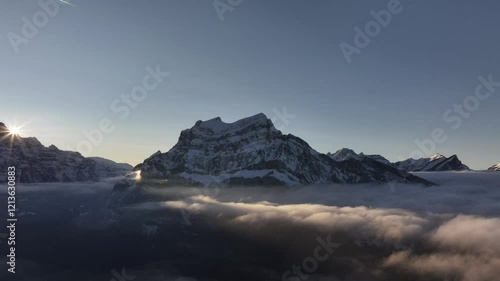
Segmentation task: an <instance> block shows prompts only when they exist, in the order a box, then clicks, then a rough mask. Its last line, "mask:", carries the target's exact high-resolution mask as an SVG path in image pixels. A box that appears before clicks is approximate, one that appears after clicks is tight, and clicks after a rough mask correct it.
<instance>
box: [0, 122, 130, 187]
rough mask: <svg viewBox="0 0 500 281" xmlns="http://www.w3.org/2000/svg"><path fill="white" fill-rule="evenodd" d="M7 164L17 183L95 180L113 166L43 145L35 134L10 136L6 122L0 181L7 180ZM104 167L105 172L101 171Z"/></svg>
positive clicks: (0, 132)
mask: <svg viewBox="0 0 500 281" xmlns="http://www.w3.org/2000/svg"><path fill="white" fill-rule="evenodd" d="M10 166H14V167H15V168H16V178H17V181H18V182H24V183H31V182H71V181H97V180H99V177H100V175H102V176H106V173H107V171H108V170H109V169H108V168H110V167H112V166H113V165H108V164H102V163H101V164H99V163H97V162H96V161H94V160H92V159H89V158H85V157H83V156H82V155H81V154H80V153H78V152H72V151H62V150H60V149H58V148H57V147H56V146H54V145H51V146H49V147H45V146H44V145H43V144H41V143H40V142H39V141H38V140H37V139H36V138H34V137H27V138H23V137H19V136H13V135H10V134H9V131H8V129H7V127H6V126H5V124H4V123H0V171H5V172H3V173H0V182H5V181H7V172H6V171H7V167H10ZM120 167H124V166H120ZM103 168H104V171H102V170H100V169H103ZM111 170H113V169H111Z"/></svg>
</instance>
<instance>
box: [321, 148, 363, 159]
mask: <svg viewBox="0 0 500 281" xmlns="http://www.w3.org/2000/svg"><path fill="white" fill-rule="evenodd" d="M327 155H328V156H330V158H332V159H333V160H335V161H345V160H349V159H356V160H360V159H361V158H362V156H361V155H359V154H357V153H356V152H354V150H352V149H349V148H342V149H339V150H337V151H336V152H335V153H328V154H327Z"/></svg>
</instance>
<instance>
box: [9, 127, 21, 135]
mask: <svg viewBox="0 0 500 281" xmlns="http://www.w3.org/2000/svg"><path fill="white" fill-rule="evenodd" d="M9 133H10V134H11V135H16V136H17V135H19V134H21V128H20V127H17V126H13V127H10V128H9Z"/></svg>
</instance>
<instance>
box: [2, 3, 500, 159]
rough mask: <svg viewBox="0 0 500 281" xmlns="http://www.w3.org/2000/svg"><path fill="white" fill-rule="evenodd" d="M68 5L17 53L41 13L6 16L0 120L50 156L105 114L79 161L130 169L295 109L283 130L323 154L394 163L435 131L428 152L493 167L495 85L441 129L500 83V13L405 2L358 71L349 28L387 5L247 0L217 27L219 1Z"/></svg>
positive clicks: (9, 8)
mask: <svg viewBox="0 0 500 281" xmlns="http://www.w3.org/2000/svg"><path fill="white" fill-rule="evenodd" d="M47 1H48V0H42V2H47ZM221 1H223V2H224V3H226V0H221ZM70 2H71V3H73V4H74V5H75V6H70V5H65V4H62V3H60V2H59V4H58V5H59V8H60V9H59V11H58V12H57V13H56V14H55V15H54V16H53V17H50V16H49V18H48V22H47V23H46V25H43V26H42V27H40V28H38V31H37V32H35V35H34V36H33V37H32V38H28V42H27V43H26V44H24V43H23V44H20V45H18V46H17V48H18V52H17V53H16V52H15V51H14V49H15V48H14V47H13V45H12V43H11V39H9V34H10V33H15V34H17V35H19V36H23V34H22V27H23V24H24V23H23V20H22V19H23V17H25V18H26V19H28V21H31V22H32V21H33V16H34V15H36V14H37V13H38V15H40V13H39V12H40V11H42V12H43V9H42V8H41V6H40V4H39V2H38V1H17V0H6V1H4V2H3V8H2V9H1V11H0V34H3V37H2V38H3V39H2V40H1V41H0V61H1V62H2V63H1V65H0V93H1V96H0V97H1V101H2V105H3V107H2V111H1V112H0V120H1V121H4V122H6V123H7V124H10V125H15V124H26V125H25V126H24V128H23V129H24V131H23V135H24V136H31V135H32V136H36V137H37V138H38V139H39V140H40V141H41V142H42V143H43V144H45V145H50V144H55V145H56V146H58V147H59V148H61V149H76V148H77V147H78V144H79V143H80V142H81V141H82V140H85V136H84V135H83V133H82V130H87V131H89V130H92V129H95V128H98V126H99V122H100V121H101V120H102V119H103V118H109V120H111V121H112V122H113V125H114V126H115V127H114V128H115V129H114V130H113V132H111V133H105V134H103V136H104V139H103V141H102V142H100V143H98V144H97V145H94V146H93V147H92V151H91V152H90V153H86V154H88V155H98V156H102V157H107V158H110V159H113V160H115V161H121V162H129V163H131V164H137V163H139V162H142V160H143V159H144V158H146V157H148V156H149V155H150V154H152V153H153V152H155V151H156V150H158V149H160V150H162V151H166V150H168V149H169V148H170V147H172V146H173V145H174V144H175V143H176V142H177V138H178V136H179V133H180V131H181V130H182V129H185V128H189V127H191V126H193V124H194V123H195V122H196V121H197V120H206V119H211V118H213V117H216V116H220V117H221V118H222V120H224V121H226V122H232V121H235V120H238V119H240V118H243V117H246V116H250V115H254V114H256V113H259V112H263V113H265V114H266V115H267V116H268V117H270V118H271V117H273V116H275V112H276V110H277V111H282V110H283V107H286V109H287V112H288V113H290V114H293V115H295V118H293V119H290V120H289V123H288V124H286V125H285V124H283V122H282V121H281V120H280V119H279V118H277V119H276V123H277V124H276V125H277V126H279V127H280V128H282V131H283V132H284V133H292V134H294V135H297V136H299V137H301V138H303V139H304V140H306V141H307V142H308V143H309V144H310V145H311V146H312V147H313V148H315V149H317V150H318V151H320V152H328V151H336V150H337V149H340V148H342V147H349V148H352V149H354V150H355V151H357V152H365V153H370V154H374V153H377V154H382V155H384V156H386V157H387V158H389V159H390V160H393V161H395V160H399V159H400V158H401V157H403V158H407V157H408V156H409V155H410V153H412V152H414V151H416V150H419V148H418V147H417V145H416V144H415V140H417V139H418V140H423V139H427V138H431V136H432V135H431V134H432V133H431V132H432V131H433V130H434V129H436V128H441V129H443V131H444V132H445V134H446V136H447V139H446V141H445V142H443V143H439V144H436V147H435V149H432V151H434V152H440V153H442V154H445V155H452V154H458V155H459V157H460V158H461V159H462V160H463V161H464V162H465V163H466V164H468V165H470V166H471V167H472V168H477V169H484V168H487V167H489V166H491V165H493V164H495V163H498V162H500V149H499V146H498V143H499V139H500V130H499V129H498V128H499V127H500V118H499V113H498V109H499V108H500V88H499V90H498V91H496V92H493V93H492V94H491V96H490V97H489V98H487V99H486V100H481V101H480V103H479V105H478V106H477V110H474V111H473V112H470V116H468V118H462V119H463V120H462V121H463V122H462V124H461V125H460V126H459V128H458V129H456V130H454V129H452V125H454V124H455V123H454V122H446V121H445V120H444V119H443V114H444V113H445V112H446V111H447V110H448V109H453V105H454V104H461V103H463V101H464V99H466V98H467V97H468V96H471V95H473V94H474V93H475V89H476V87H477V86H478V84H479V81H478V79H477V78H478V76H483V77H487V76H488V75H489V74H492V77H493V80H494V81H500V62H499V59H500V52H499V51H498V50H500V37H499V36H498V26H500V18H499V17H498V16H497V11H498V10H499V9H500V3H497V2H496V1H439V2H438V1H409V0H407V1H401V2H400V4H399V5H400V7H401V9H402V10H401V12H400V13H398V14H392V17H391V21H390V22H389V24H388V25H387V26H386V27H381V29H380V32H379V34H378V35H376V36H374V37H373V38H371V41H370V43H369V45H368V46H366V47H365V48H362V49H360V50H361V52H360V53H359V54H353V55H352V56H351V62H350V63H348V62H347V61H346V58H345V56H344V54H343V52H342V50H341V49H340V47H339V45H340V44H341V43H342V42H346V43H348V44H351V45H353V44H354V36H355V34H356V33H355V31H354V29H353V28H354V27H356V26H358V27H360V28H361V29H364V28H365V25H366V24H367V23H369V22H370V21H373V20H374V18H373V16H372V15H371V14H370V11H372V10H373V11H376V12H378V11H380V10H382V9H387V6H388V3H389V2H390V1H370V2H368V1H322V0H318V1H299V0H286V1H285V0H281V1H279V0H273V1H270V0H243V1H242V2H241V4H240V5H238V6H235V7H232V11H227V12H225V13H224V14H223V17H224V19H223V20H222V21H221V19H220V17H219V15H218V14H217V12H216V10H215V8H214V5H213V2H212V1H200V0H182V1H180V0H177V1H173V0H172V1H160V0H157V1H130V0H123V1H117V0H114V1H113V0H108V1H97V0H86V1H83V0H72V1H70ZM157 65H159V66H160V69H161V70H162V71H165V72H169V73H170V75H169V76H168V77H167V78H165V79H164V81H163V82H162V83H161V84H159V86H158V87H157V88H156V89H155V90H153V91H150V92H149V93H148V95H147V97H146V98H145V99H144V100H143V101H141V102H139V103H138V105H137V107H136V108H133V109H130V113H129V114H128V116H127V117H126V118H124V119H123V120H122V119H120V118H119V114H117V113H116V112H114V111H113V110H112V109H111V104H112V103H113V101H114V100H116V99H120V97H121V95H122V94H130V92H131V89H133V88H134V87H136V86H138V85H141V84H142V80H143V78H144V77H145V75H147V74H148V72H147V71H146V67H148V66H150V67H152V68H155V67H156V66H157ZM452 115H453V116H455V115H456V113H453V114H452ZM283 125H285V126H283ZM82 152H84V151H82Z"/></svg>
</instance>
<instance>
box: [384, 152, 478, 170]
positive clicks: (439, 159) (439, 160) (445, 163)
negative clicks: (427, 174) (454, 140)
mask: <svg viewBox="0 0 500 281" xmlns="http://www.w3.org/2000/svg"><path fill="white" fill-rule="evenodd" d="M393 165H394V166H395V167H397V168H399V169H402V170H405V171H412V172H420V171H463V170H469V167H467V166H466V165H464V164H463V163H462V161H460V159H458V157H457V156H456V155H453V156H451V157H446V156H444V155H442V154H439V153H438V154H435V155H433V156H432V157H430V158H421V159H407V160H404V161H399V162H396V163H394V164H393Z"/></svg>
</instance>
